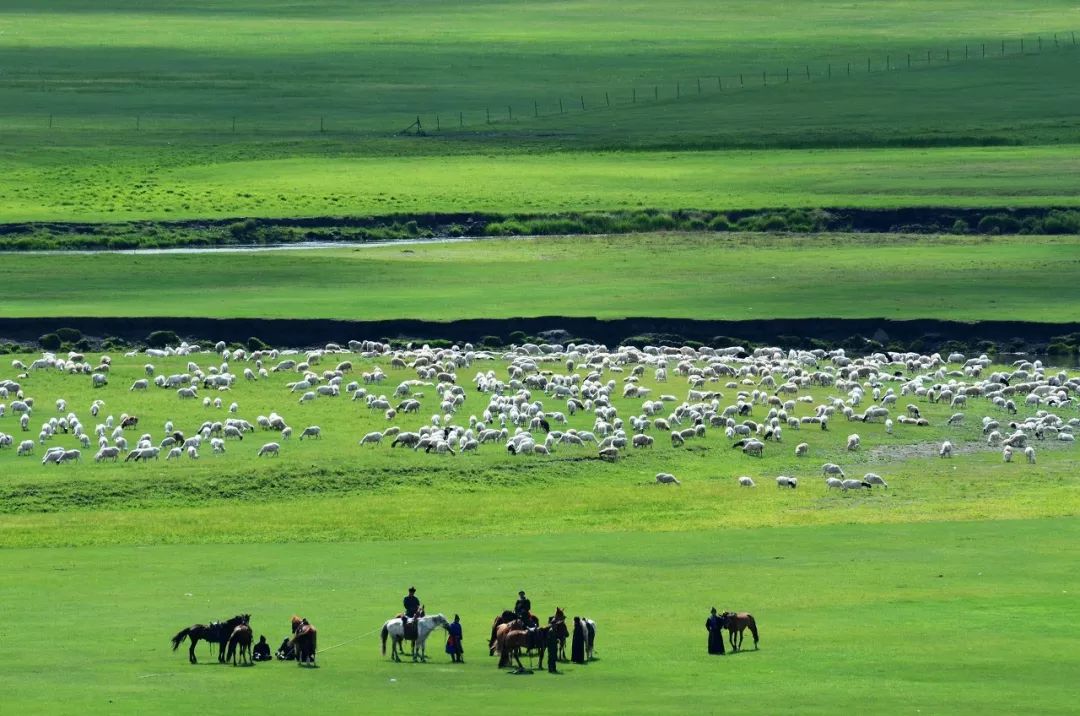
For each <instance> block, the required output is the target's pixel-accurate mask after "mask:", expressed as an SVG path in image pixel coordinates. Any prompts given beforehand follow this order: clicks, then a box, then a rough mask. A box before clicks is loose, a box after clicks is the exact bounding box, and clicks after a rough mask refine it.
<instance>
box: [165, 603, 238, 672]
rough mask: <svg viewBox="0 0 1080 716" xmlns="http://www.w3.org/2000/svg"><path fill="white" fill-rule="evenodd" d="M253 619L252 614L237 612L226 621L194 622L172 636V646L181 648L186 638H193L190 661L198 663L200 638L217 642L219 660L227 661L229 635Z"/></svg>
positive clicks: (212, 642) (175, 648)
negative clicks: (196, 651) (197, 653)
mask: <svg viewBox="0 0 1080 716" xmlns="http://www.w3.org/2000/svg"><path fill="white" fill-rule="evenodd" d="M249 619H251V615H250V614H237V615H236V616H235V617H233V618H232V619H229V620H228V621H225V622H212V623H210V624H192V625H191V626H189V627H188V628H187V629H181V630H180V632H179V633H178V634H177V635H176V636H174V637H173V638H172V648H173V651H176V650H177V648H179V646H180V643H181V642H183V641H184V639H185V638H188V639H190V640H191V648H190V649H189V650H188V661H190V662H191V663H192V664H197V663H198V661H197V660H196V659H195V645H196V644H198V643H199V640H200V639H202V640H203V641H208V642H210V643H211V644H217V645H218V646H219V647H220V648H219V650H218V662H220V663H225V644H226V642H228V640H229V637H230V636H232V633H233V629H235V628H236V627H237V626H238V625H240V624H247V623H248V620H249Z"/></svg>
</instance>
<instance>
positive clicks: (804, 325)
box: [0, 316, 1080, 352]
mask: <svg viewBox="0 0 1080 716" xmlns="http://www.w3.org/2000/svg"><path fill="white" fill-rule="evenodd" d="M62 328H67V329H76V330H77V331H79V332H81V334H82V335H83V336H96V337H106V336H108V337H115V338H117V339H120V340H121V341H122V342H125V343H131V344H136V345H139V344H145V343H146V342H147V338H148V336H149V335H150V334H151V333H153V332H155V331H171V332H173V333H175V334H176V335H177V336H179V337H181V338H187V339H189V340H191V339H197V340H204V341H205V340H212V341H218V340H223V341H226V342H228V343H241V344H246V343H247V342H248V341H249V340H250V339H252V338H257V339H258V340H260V341H263V342H265V343H267V344H269V345H272V346H291V347H302V346H320V345H323V344H325V343H327V342H331V341H332V342H337V343H342V344H343V343H344V342H346V341H348V340H352V339H356V340H362V339H373V340H395V341H396V340H408V339H416V340H419V341H426V340H444V341H452V342H466V341H471V342H473V343H478V342H483V343H484V345H490V346H499V345H502V344H503V343H510V342H521V341H522V340H523V339H524V338H525V337H528V338H529V339H535V338H540V339H548V340H555V341H565V340H571V339H576V340H588V341H597V342H601V343H605V344H607V345H612V346H613V345H618V344H620V343H624V342H626V343H635V344H637V343H667V344H678V343H684V342H696V343H702V344H706V345H713V346H724V345H733V344H739V343H745V344H747V345H753V344H766V345H781V346H787V347H804V348H805V347H818V346H820V347H827V346H843V347H846V348H850V349H852V350H854V351H858V352H865V351H867V350H877V349H879V348H891V349H901V350H907V349H911V350H939V349H941V348H942V347H950V346H951V347H956V348H964V347H966V348H970V349H973V350H974V349H977V350H991V351H992V350H1002V351H1008V350H1032V349H1036V350H1037V349H1040V348H1045V347H1046V346H1047V345H1048V344H1052V343H1055V342H1058V343H1060V342H1061V341H1062V340H1063V339H1062V337H1065V339H1064V340H1065V341H1066V342H1072V339H1073V338H1075V337H1077V336H1080V323H1033V322H1023V321H981V322H976V323H962V322H958V321H937V320H909V321H894V320H888V319H879V318H866V319H837V318H808V319H771V320H751V321H718V320H707V321H698V320H687V319H677V318H647V317H639V318H623V319H614V320H600V319H595V318H575V317H565V316H543V317H537V318H508V319H466V320H461V321H449V322H435V321H420V320H388V321H342V320H324V319H258V318H231V319H206V318H80V317H73V318H0V336H3V337H4V338H6V339H9V340H15V341H19V342H21V343H36V342H37V341H38V339H39V338H40V337H41V336H43V335H45V334H51V333H55V332H57V331H58V330H59V329H62Z"/></svg>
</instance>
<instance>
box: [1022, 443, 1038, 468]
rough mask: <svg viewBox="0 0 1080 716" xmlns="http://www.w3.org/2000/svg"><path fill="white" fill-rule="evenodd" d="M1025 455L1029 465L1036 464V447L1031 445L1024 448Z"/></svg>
mask: <svg viewBox="0 0 1080 716" xmlns="http://www.w3.org/2000/svg"><path fill="white" fill-rule="evenodd" d="M1024 457H1026V458H1027V461H1028V464H1029V465H1034V464H1035V448H1033V447H1031V446H1030V445H1029V446H1028V447H1026V448H1024Z"/></svg>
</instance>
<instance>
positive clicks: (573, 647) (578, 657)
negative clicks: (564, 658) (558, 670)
mask: <svg viewBox="0 0 1080 716" xmlns="http://www.w3.org/2000/svg"><path fill="white" fill-rule="evenodd" d="M570 661H572V662H574V663H575V664H584V663H585V622H583V621H581V617H574V633H573V635H571V638H570Z"/></svg>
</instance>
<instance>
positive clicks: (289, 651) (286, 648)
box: [277, 637, 296, 661]
mask: <svg viewBox="0 0 1080 716" xmlns="http://www.w3.org/2000/svg"><path fill="white" fill-rule="evenodd" d="M277 658H279V659H281V660H282V661H292V660H293V659H295V658H296V651H295V650H294V649H293V647H292V646H291V645H290V644H289V637H285V638H284V639H282V640H281V646H279V647H278V650H277Z"/></svg>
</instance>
